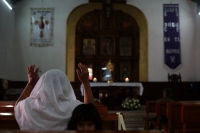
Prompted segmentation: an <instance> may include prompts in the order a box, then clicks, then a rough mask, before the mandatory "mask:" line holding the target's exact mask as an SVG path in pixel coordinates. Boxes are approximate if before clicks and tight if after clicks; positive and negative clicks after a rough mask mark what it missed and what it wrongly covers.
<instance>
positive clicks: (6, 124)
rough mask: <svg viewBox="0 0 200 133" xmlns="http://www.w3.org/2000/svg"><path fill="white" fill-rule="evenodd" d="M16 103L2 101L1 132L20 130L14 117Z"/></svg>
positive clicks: (0, 102)
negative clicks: (2, 130) (4, 130)
mask: <svg viewBox="0 0 200 133" xmlns="http://www.w3.org/2000/svg"><path fill="white" fill-rule="evenodd" d="M14 104H15V101H0V130H1V129H19V126H18V123H17V121H16V120H15V116H14Z"/></svg>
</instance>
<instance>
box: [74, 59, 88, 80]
mask: <svg viewBox="0 0 200 133" xmlns="http://www.w3.org/2000/svg"><path fill="white" fill-rule="evenodd" d="M78 66H79V68H80V70H79V69H77V70H76V73H77V75H78V78H79V80H80V81H81V82H82V83H86V82H89V72H88V68H87V66H85V65H83V64H82V63H79V64H78Z"/></svg>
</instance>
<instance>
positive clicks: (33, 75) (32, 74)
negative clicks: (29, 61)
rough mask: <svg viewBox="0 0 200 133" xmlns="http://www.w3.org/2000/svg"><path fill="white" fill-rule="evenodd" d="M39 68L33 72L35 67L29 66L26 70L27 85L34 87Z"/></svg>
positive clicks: (37, 78)
mask: <svg viewBox="0 0 200 133" xmlns="http://www.w3.org/2000/svg"><path fill="white" fill-rule="evenodd" d="M38 71H39V67H38V68H37V69H36V70H35V65H30V66H29V67H28V68H27V75H28V83H29V84H31V85H34V86H35V85H36V83H37V81H38V80H39V75H38Z"/></svg>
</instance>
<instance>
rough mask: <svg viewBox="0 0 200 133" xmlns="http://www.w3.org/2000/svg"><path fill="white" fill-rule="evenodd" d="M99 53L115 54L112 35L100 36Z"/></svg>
mask: <svg viewBox="0 0 200 133" xmlns="http://www.w3.org/2000/svg"><path fill="white" fill-rule="evenodd" d="M100 43H101V55H114V54H115V38H114V37H113V36H103V37H101V42H100Z"/></svg>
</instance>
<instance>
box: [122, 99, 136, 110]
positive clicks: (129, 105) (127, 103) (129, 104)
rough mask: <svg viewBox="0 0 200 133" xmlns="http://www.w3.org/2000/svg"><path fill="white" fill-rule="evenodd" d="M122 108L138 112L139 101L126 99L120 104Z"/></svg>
mask: <svg viewBox="0 0 200 133" xmlns="http://www.w3.org/2000/svg"><path fill="white" fill-rule="evenodd" d="M122 107H123V108H126V109H130V110H139V109H140V101H139V99H135V98H126V99H125V100H124V101H123V102H122Z"/></svg>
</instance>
